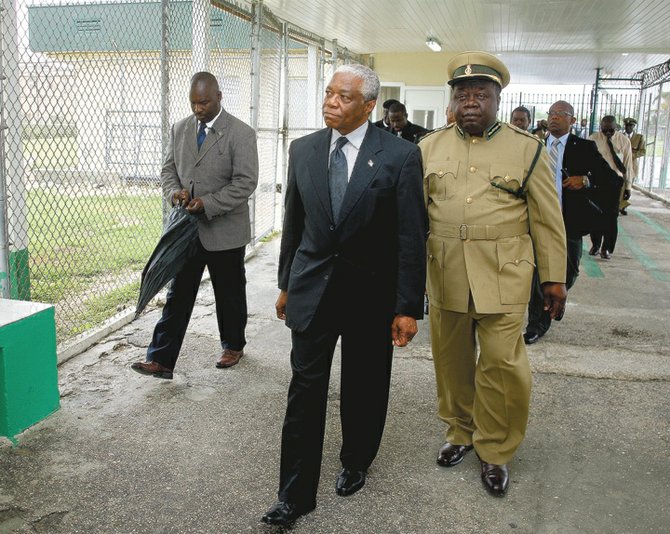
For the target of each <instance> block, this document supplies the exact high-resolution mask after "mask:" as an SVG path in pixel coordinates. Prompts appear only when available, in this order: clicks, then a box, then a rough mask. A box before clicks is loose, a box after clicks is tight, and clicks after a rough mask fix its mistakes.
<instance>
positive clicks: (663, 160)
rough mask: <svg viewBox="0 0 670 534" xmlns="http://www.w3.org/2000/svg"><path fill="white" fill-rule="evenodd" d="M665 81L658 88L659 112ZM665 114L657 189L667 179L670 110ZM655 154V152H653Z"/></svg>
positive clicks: (662, 186) (663, 185)
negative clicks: (665, 120)
mask: <svg viewBox="0 0 670 534" xmlns="http://www.w3.org/2000/svg"><path fill="white" fill-rule="evenodd" d="M664 85H665V83H662V84H661V85H660V87H659V88H658V95H659V97H658V101H659V112H660V110H661V106H660V102H661V101H662V100H663V98H662V97H663V86H664ZM666 114H667V116H668V117H667V122H666V125H665V131H664V136H665V139H664V140H663V152H662V153H661V172H660V174H659V177H658V187H659V189H665V188H666V184H667V179H668V158H667V157H666V156H667V155H668V154H670V111H667V110H666ZM654 156H655V154H654Z"/></svg>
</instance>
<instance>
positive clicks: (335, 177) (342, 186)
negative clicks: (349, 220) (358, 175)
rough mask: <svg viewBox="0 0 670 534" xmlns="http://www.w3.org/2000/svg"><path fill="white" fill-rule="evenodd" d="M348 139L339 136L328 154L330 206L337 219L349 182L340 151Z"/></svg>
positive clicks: (345, 159)
mask: <svg viewBox="0 0 670 534" xmlns="http://www.w3.org/2000/svg"><path fill="white" fill-rule="evenodd" d="M348 141H349V140H348V139H347V138H346V137H340V138H339V139H338V140H337V142H336V143H335V150H333V152H332V153H331V154H330V168H329V169H328V185H329V187H330V206H331V207H332V208H333V218H334V220H335V221H337V220H338V219H339V216H340V208H341V207H342V200H343V199H344V193H345V192H346V190H347V184H348V182H349V168H348V166H347V158H346V156H345V155H344V152H342V147H343V146H344V145H346V144H347V142H348Z"/></svg>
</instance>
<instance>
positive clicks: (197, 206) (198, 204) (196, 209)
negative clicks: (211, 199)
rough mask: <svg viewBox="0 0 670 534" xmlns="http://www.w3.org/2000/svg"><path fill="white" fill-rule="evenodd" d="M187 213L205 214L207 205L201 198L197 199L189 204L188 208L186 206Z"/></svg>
mask: <svg viewBox="0 0 670 534" xmlns="http://www.w3.org/2000/svg"><path fill="white" fill-rule="evenodd" d="M186 211H188V212H189V213H193V214H195V213H203V212H204V211H205V205H204V204H203V202H202V199H201V198H200V197H196V198H194V199H193V200H191V202H189V203H188V206H186Z"/></svg>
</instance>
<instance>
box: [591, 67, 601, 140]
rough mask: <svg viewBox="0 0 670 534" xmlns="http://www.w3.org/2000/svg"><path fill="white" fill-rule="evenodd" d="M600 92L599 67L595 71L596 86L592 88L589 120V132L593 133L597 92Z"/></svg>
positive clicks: (596, 111)
mask: <svg viewBox="0 0 670 534" xmlns="http://www.w3.org/2000/svg"><path fill="white" fill-rule="evenodd" d="M599 90H600V67H598V68H597V69H596V84H595V85H594V87H593V97H592V99H591V119H590V120H589V132H591V133H593V131H594V128H595V126H596V114H597V113H598V91H599Z"/></svg>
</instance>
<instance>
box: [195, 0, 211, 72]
mask: <svg viewBox="0 0 670 534" xmlns="http://www.w3.org/2000/svg"><path fill="white" fill-rule="evenodd" d="M209 10H210V3H209V0H193V18H192V29H191V43H192V45H191V48H192V54H193V55H192V56H191V62H192V64H193V73H196V72H200V71H209V69H210V67H209V64H210V61H209V41H210V39H209V31H210V20H209V19H210V17H209Z"/></svg>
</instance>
